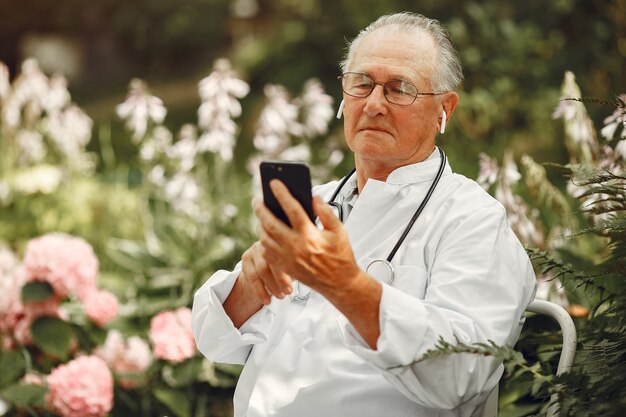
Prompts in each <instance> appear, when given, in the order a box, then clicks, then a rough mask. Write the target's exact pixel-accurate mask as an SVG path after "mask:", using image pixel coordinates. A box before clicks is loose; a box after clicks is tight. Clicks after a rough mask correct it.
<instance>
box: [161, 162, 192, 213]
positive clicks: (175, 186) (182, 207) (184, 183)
mask: <svg viewBox="0 0 626 417" xmlns="http://www.w3.org/2000/svg"><path fill="white" fill-rule="evenodd" d="M164 192H165V198H166V199H167V201H169V202H170V204H171V205H172V207H173V208H174V210H176V211H179V212H181V213H185V214H188V215H190V216H191V217H198V216H199V215H200V207H199V204H198V199H199V197H200V187H199V186H198V183H197V182H196V181H195V179H194V178H193V177H192V176H191V175H188V174H186V173H183V172H179V173H177V174H175V175H174V177H172V179H170V180H169V181H168V182H167V183H166V184H165V187H164Z"/></svg>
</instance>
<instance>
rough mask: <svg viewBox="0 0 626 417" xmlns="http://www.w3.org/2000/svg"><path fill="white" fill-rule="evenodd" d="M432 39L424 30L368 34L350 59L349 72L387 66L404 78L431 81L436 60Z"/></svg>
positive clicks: (381, 30) (394, 28) (390, 29)
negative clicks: (403, 75) (402, 74)
mask: <svg viewBox="0 0 626 417" xmlns="http://www.w3.org/2000/svg"><path fill="white" fill-rule="evenodd" d="M436 52H437V49H436V47H435V42H434V40H433V38H432V36H431V35H430V34H429V33H428V32H426V31H425V30H424V29H421V28H404V27H400V26H398V25H391V26H385V27H382V28H379V29H376V30H375V31H373V32H371V33H368V34H367V35H365V36H364V37H363V38H362V39H361V41H360V42H359V44H358V45H357V47H356V48H355V51H354V54H353V56H352V59H351V60H350V71H363V70H366V69H367V68H368V67H370V66H379V67H380V66H388V67H389V68H390V70H392V71H396V72H398V71H400V72H402V73H406V74H405V75H407V76H411V75H415V76H419V77H420V78H428V79H429V80H430V79H432V76H433V74H434V69H435V65H436V59H437V53H436Z"/></svg>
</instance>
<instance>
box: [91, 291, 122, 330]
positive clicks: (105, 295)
mask: <svg viewBox="0 0 626 417" xmlns="http://www.w3.org/2000/svg"><path fill="white" fill-rule="evenodd" d="M83 302H84V304H85V314H87V317H89V318H90V319H91V321H93V322H94V323H96V324H97V325H98V326H100V327H102V326H104V325H105V324H107V323H108V322H110V321H111V320H113V319H114V318H115V317H117V313H118V311H119V303H118V302H117V298H115V296H114V295H113V294H112V293H110V292H109V291H106V290H92V291H90V292H88V293H87V295H86V296H85V299H84V300H83Z"/></svg>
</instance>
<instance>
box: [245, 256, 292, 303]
mask: <svg viewBox="0 0 626 417" xmlns="http://www.w3.org/2000/svg"><path fill="white" fill-rule="evenodd" d="M253 263H254V268H255V272H256V275H257V276H258V277H259V279H260V280H261V281H263V285H264V286H265V287H267V289H268V290H269V291H270V293H271V294H272V295H274V296H276V297H278V298H283V297H284V296H285V295H286V293H285V292H284V290H285V288H287V287H288V283H289V282H288V279H289V278H288V277H284V276H282V275H281V274H279V275H278V276H276V275H274V271H273V270H272V268H271V267H270V264H269V263H268V262H267V261H266V260H265V257H264V256H263V253H262V251H257V252H256V253H255V256H254V262H253Z"/></svg>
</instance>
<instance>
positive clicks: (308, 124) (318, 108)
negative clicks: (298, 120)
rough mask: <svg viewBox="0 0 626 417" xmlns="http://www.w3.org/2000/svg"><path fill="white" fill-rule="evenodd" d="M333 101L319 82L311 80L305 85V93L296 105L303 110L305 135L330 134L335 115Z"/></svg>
mask: <svg viewBox="0 0 626 417" xmlns="http://www.w3.org/2000/svg"><path fill="white" fill-rule="evenodd" d="M333 101H334V100H333V98H332V97H331V96H329V95H328V94H326V93H325V92H324V88H323V87H322V83H320V81H319V80H317V79H310V80H308V81H307V82H306V83H305V84H304V91H303V93H302V95H301V96H300V97H299V98H298V99H297V100H296V101H295V104H296V105H298V106H300V108H301V109H302V113H303V119H304V120H303V122H302V125H303V129H304V134H305V135H307V136H309V137H313V136H317V135H323V134H326V133H327V132H328V124H329V123H330V121H331V120H332V119H333V116H334V113H335V112H334V111H333Z"/></svg>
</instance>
